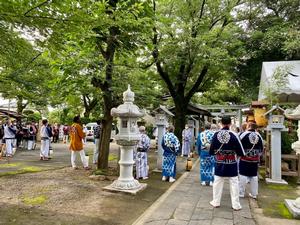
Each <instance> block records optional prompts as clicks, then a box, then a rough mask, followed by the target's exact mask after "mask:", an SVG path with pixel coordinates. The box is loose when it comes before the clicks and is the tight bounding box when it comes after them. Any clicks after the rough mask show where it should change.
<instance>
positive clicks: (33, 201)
mask: <svg viewBox="0 0 300 225" xmlns="http://www.w3.org/2000/svg"><path fill="white" fill-rule="evenodd" d="M46 200H47V196H45V195H39V196H37V197H32V198H31V197H24V198H23V199H22V202H23V203H24V204H26V205H41V204H43V203H45V202H46Z"/></svg>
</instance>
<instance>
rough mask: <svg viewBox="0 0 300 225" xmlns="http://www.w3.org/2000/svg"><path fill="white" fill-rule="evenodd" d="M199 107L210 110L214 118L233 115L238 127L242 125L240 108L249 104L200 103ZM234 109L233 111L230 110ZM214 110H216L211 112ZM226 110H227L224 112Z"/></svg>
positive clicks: (247, 106)
mask: <svg viewBox="0 0 300 225" xmlns="http://www.w3.org/2000/svg"><path fill="white" fill-rule="evenodd" d="M200 106H201V108H203V109H206V110H208V111H210V113H211V115H212V116H214V117H215V119H217V120H218V119H220V117H221V116H224V115H226V116H234V117H237V118H238V122H239V127H240V128H241V125H242V122H243V120H242V118H243V115H242V110H243V109H248V108H249V107H250V105H248V104H245V105H200ZM229 110H230V112H228V111H229ZM232 110H234V111H235V112H232ZM213 111H216V112H213ZM226 111H227V112H226Z"/></svg>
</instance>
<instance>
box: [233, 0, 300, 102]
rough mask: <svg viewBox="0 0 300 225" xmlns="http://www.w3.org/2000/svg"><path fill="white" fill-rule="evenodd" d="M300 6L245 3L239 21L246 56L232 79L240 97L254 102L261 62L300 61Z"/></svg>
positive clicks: (290, 0) (282, 1) (286, 0)
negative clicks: (245, 97) (239, 91)
mask: <svg viewBox="0 0 300 225" xmlns="http://www.w3.org/2000/svg"><path fill="white" fill-rule="evenodd" d="M299 7H300V2H299V1H298V0H279V1H270V0H263V1H260V0H259V1H258V0H252V1H246V3H245V4H244V10H243V12H240V14H239V16H240V20H242V21H243V24H244V29H245V30H246V32H247V35H244V36H242V39H241V41H243V42H244V45H245V49H246V54H245V55H244V56H243V57H242V58H241V59H240V64H239V66H238V67H237V70H236V73H235V74H236V77H235V79H236V80H238V81H239V84H240V86H241V90H242V92H241V95H244V96H248V98H249V100H256V99H257V96H258V94H257V93H258V88H259V81H260V74H261V68H262V62H264V61H284V60H297V59H300V31H299V29H298V27H299V26H300V19H299V18H300V12H299V10H298V9H299Z"/></svg>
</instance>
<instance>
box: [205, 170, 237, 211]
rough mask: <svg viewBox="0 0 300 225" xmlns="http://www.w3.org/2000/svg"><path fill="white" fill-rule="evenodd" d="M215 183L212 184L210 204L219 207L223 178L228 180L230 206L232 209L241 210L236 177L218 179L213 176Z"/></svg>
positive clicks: (218, 177)
mask: <svg viewBox="0 0 300 225" xmlns="http://www.w3.org/2000/svg"><path fill="white" fill-rule="evenodd" d="M214 178H215V181H214V183H213V200H212V201H211V202H210V203H211V204H212V205H213V206H215V207H217V206H220V205H221V198H222V192H223V186H224V180H225V178H228V179H229V188H230V197H231V205H232V208H233V209H241V208H242V206H241V204H240V199H239V179H238V176H236V177H220V176H216V175H215V176H214Z"/></svg>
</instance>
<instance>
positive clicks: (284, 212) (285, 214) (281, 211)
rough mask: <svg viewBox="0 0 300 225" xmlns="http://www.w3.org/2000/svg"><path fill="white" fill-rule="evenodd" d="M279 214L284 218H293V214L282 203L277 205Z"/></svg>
mask: <svg viewBox="0 0 300 225" xmlns="http://www.w3.org/2000/svg"><path fill="white" fill-rule="evenodd" d="M277 208H278V211H279V214H280V215H281V216H282V217H283V218H286V219H293V215H292V214H291V213H290V211H289V210H288V209H287V207H286V206H285V204H284V203H280V204H278V206H277Z"/></svg>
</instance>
